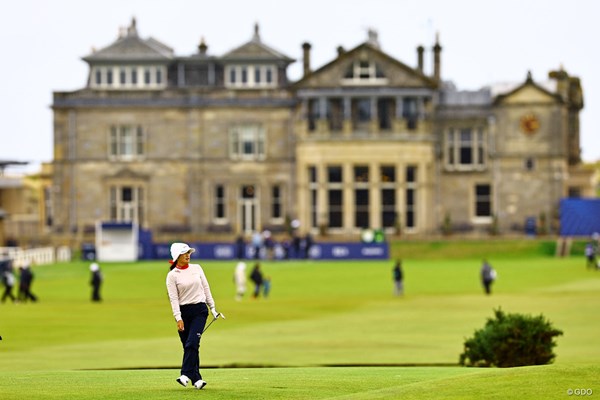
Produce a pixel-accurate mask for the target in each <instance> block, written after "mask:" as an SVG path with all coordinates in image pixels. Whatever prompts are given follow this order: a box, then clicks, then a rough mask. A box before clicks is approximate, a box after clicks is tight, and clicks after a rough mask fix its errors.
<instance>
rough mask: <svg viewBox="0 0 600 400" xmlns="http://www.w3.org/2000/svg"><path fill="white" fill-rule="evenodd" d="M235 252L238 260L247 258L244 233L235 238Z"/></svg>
mask: <svg viewBox="0 0 600 400" xmlns="http://www.w3.org/2000/svg"><path fill="white" fill-rule="evenodd" d="M235 254H236V257H237V259H238V260H243V259H245V258H246V241H245V240H244V236H243V235H239V236H238V237H237V239H236V240H235Z"/></svg>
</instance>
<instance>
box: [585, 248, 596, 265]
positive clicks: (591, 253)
mask: <svg viewBox="0 0 600 400" xmlns="http://www.w3.org/2000/svg"><path fill="white" fill-rule="evenodd" d="M584 251H585V259H586V261H587V263H586V265H587V267H588V268H592V269H596V268H597V262H596V246H594V243H593V242H591V241H590V242H587V243H586V245H585V250H584Z"/></svg>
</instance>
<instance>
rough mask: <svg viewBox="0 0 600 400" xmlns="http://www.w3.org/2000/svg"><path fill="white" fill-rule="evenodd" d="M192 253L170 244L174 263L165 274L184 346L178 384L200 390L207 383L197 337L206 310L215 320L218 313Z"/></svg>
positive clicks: (182, 244)
mask: <svg viewBox="0 0 600 400" xmlns="http://www.w3.org/2000/svg"><path fill="white" fill-rule="evenodd" d="M194 251H195V249H192V248H190V246H188V245H187V244H185V243H173V244H172V245H171V257H172V258H173V261H172V264H171V270H170V271H169V273H168V274H167V292H168V294H169V301H170V302H171V308H172V309H173V316H174V317H175V321H177V330H178V331H179V338H180V339H181V344H182V345H183V362H182V364H181V376H180V377H179V378H177V382H179V383H180V384H181V385H183V386H187V384H188V382H190V381H191V382H192V383H193V385H194V387H195V388H196V389H202V388H203V387H204V386H206V382H205V381H204V380H203V379H202V375H200V338H201V336H202V331H203V330H204V325H205V324H206V318H207V317H208V309H210V312H211V313H212V315H213V317H215V318H217V317H218V316H219V313H218V312H217V310H216V309H215V302H214V300H213V298H212V294H211V293H210V287H209V286H208V280H207V279H206V275H204V271H203V270H202V267H201V266H200V265H198V264H190V256H191V254H192V253H193V252H194Z"/></svg>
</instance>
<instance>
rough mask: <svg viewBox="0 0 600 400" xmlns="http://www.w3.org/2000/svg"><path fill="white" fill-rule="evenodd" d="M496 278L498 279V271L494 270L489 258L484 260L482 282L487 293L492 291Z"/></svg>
mask: <svg viewBox="0 0 600 400" xmlns="http://www.w3.org/2000/svg"><path fill="white" fill-rule="evenodd" d="M494 280H496V271H494V269H493V268H492V266H491V265H490V264H489V263H488V262H487V260H483V264H482V266H481V284H482V285H483V289H484V290H485V294H491V293H492V283H493V282H494Z"/></svg>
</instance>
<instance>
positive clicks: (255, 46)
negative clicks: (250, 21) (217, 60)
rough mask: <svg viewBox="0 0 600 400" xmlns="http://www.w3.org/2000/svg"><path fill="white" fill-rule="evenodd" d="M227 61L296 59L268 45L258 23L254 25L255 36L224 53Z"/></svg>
mask: <svg viewBox="0 0 600 400" xmlns="http://www.w3.org/2000/svg"><path fill="white" fill-rule="evenodd" d="M221 59H223V60H225V61H284V62H286V63H287V64H289V63H291V62H294V61H295V60H294V59H292V58H290V57H288V56H286V55H285V54H283V53H280V52H279V51H277V50H275V49H273V48H271V47H269V46H267V45H266V44H264V43H263V42H262V40H261V39H260V34H259V27H258V24H256V25H255V26H254V36H253V37H252V39H251V40H250V41H249V42H247V43H244V44H243V45H241V46H239V47H237V48H235V49H233V50H231V51H229V52H228V53H226V54H224V55H223V56H222V57H221Z"/></svg>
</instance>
